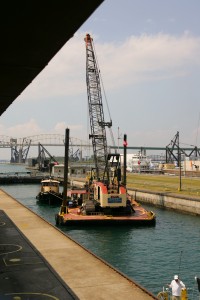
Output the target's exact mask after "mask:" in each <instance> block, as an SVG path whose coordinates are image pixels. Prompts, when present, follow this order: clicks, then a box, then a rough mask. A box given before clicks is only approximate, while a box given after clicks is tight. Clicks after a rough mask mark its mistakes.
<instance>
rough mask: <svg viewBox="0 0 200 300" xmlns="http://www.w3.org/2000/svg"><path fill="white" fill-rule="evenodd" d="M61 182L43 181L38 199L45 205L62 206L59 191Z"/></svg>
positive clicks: (51, 179) (48, 179)
mask: <svg viewBox="0 0 200 300" xmlns="http://www.w3.org/2000/svg"><path fill="white" fill-rule="evenodd" d="M59 184H60V181H58V180H55V179H53V178H51V177H50V178H46V179H43V180H41V188H40V192H39V193H38V195H37V196H36V199H37V200H38V201H39V202H41V203H44V204H49V205H60V204H61V203H62V194H61V193H60V191H59Z"/></svg>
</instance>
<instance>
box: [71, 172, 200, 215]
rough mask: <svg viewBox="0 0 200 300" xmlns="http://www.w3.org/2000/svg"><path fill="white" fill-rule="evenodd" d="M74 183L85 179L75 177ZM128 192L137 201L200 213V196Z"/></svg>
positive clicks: (81, 184) (134, 190)
mask: <svg viewBox="0 0 200 300" xmlns="http://www.w3.org/2000/svg"><path fill="white" fill-rule="evenodd" d="M73 184H74V185H77V186H83V184H84V182H83V180H81V179H80V180H76V179H75V178H73ZM128 193H129V194H130V195H132V196H133V198H134V199H135V200H136V201H137V202H141V203H146V204H151V205H155V206H158V207H162V208H168V209H173V210H177V211H180V212H183V213H190V214H194V215H200V197H194V196H193V197H190V196H183V195H181V196H180V195H177V194H172V193H170V192H165V193H159V192H157V193H156V192H151V191H145V190H137V189H128Z"/></svg>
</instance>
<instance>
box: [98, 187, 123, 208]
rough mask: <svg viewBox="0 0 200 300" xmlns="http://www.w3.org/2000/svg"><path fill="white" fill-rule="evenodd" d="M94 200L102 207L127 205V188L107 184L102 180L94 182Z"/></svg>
mask: <svg viewBox="0 0 200 300" xmlns="http://www.w3.org/2000/svg"><path fill="white" fill-rule="evenodd" d="M94 200H96V201H97V202H99V204H100V206H101V207H102V208H105V207H111V208H116V207H126V200H127V199H126V189H125V187H123V186H120V187H119V188H118V186H115V185H110V186H107V185H106V184H104V183H102V182H96V183H95V184H94Z"/></svg>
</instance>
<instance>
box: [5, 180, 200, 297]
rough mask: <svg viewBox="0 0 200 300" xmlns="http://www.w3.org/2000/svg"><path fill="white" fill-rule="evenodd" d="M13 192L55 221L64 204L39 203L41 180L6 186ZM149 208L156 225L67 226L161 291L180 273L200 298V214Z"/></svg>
mask: <svg viewBox="0 0 200 300" xmlns="http://www.w3.org/2000/svg"><path fill="white" fill-rule="evenodd" d="M0 187H1V188H2V189H3V190H5V191H6V192H8V193H9V194H10V195H11V196H13V197H14V198H16V199H17V200H19V201H20V202H21V203H23V204H25V205H26V206H27V207H29V208H30V209H31V210H33V211H34V212H36V213H37V214H39V215H40V216H42V217H43V218H44V219H46V220H48V221H49V222H50V223H52V224H53V225H55V219H54V216H55V213H57V212H58V210H59V207H49V206H46V205H39V204H38V202H37V200H36V199H35V196H36V195H37V193H38V192H39V189H40V186H39V185H9V186H8V185H7V186H4V185H3V186H0ZM145 207H146V208H148V209H150V210H153V211H154V212H155V213H156V215H157V222H156V226H155V227H139V228H131V227H121V228H120V227H109V228H106V227H100V228H99V227H92V228H78V229H77V228H66V227H61V229H62V230H63V231H64V232H65V233H66V234H67V235H69V236H70V237H72V238H73V239H74V240H76V241H78V242H79V243H80V244H82V245H83V246H84V247H85V248H87V249H89V250H90V251H92V252H93V253H95V254H96V255H98V256H99V257H101V258H103V259H104V260H105V261H107V262H108V263H109V264H111V265H112V266H114V267H115V268H117V269H118V270H120V271H121V272H123V273H124V274H125V275H127V276H128V277H130V278H132V279H134V280H135V281H136V282H138V283H139V284H141V285H142V286H143V287H145V288H146V289H148V290H149V291H151V292H152V293H153V294H155V295H156V294H157V293H158V292H159V291H161V290H162V287H163V286H164V285H165V284H166V283H169V282H170V281H171V279H172V277H173V275H174V274H179V275H180V277H181V279H182V281H183V282H184V283H185V284H186V286H187V287H188V288H189V290H188V293H189V299H199V294H198V289H197V284H196V282H195V280H194V277H195V276H197V277H200V218H199V217H197V216H191V215H185V214H180V213H177V212H173V211H168V210H163V209H158V208H155V207H148V206H146V205H145Z"/></svg>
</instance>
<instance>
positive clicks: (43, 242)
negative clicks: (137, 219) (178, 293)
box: [0, 189, 157, 300]
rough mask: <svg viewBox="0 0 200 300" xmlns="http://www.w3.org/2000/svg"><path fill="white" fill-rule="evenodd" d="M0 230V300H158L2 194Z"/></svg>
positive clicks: (55, 228) (0, 199)
mask: <svg viewBox="0 0 200 300" xmlns="http://www.w3.org/2000/svg"><path fill="white" fill-rule="evenodd" d="M0 227H1V231H0V238H1V243H0V262H1V274H0V286H1V287H2V288H1V292H0V293H1V294H0V299H15V298H14V297H19V298H18V299H21V300H24V299H28V297H29V296H31V295H32V296H31V297H32V298H31V299H58V300H59V299H60V300H63V299H66V300H68V299H81V300H91V299H93V300H98V299H101V300H104V299H105V300H107V299H115V300H118V299H120V300H121V299H126V300H133V299H137V300H151V299H157V297H156V296H154V295H153V294H152V293H150V292H149V291H148V290H146V289H145V288H143V287H142V286H140V285H139V284H137V283H136V282H134V281H133V280H132V279H130V278H128V277H127V276H125V275H124V274H123V273H121V272H119V271H118V270H116V269H115V268H113V267H112V266H111V265H109V264H108V263H106V262H105V261H103V260H102V259H100V258H99V257H98V256H96V255H94V254H93V253H91V252H90V251H88V250H87V249H85V248H84V247H82V246H81V245H80V244H78V243H77V242H76V241H74V240H73V239H71V238H70V237H68V236H67V235H66V234H64V233H63V232H62V231H61V230H59V229H58V228H57V227H55V226H53V225H52V224H50V223H48V222H47V221H45V220H44V219H43V218H41V217H40V216H38V215H37V214H35V213H34V212H32V211H31V210H30V209H28V208H27V207H25V206H24V205H23V204H21V203H20V202H18V201H17V200H16V199H14V198H13V197H11V196H10V195H8V194H7V193H5V192H4V191H3V190H1V189H0ZM8 229H9V230H8ZM30 270H31V271H30ZM34 295H35V297H34Z"/></svg>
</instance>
